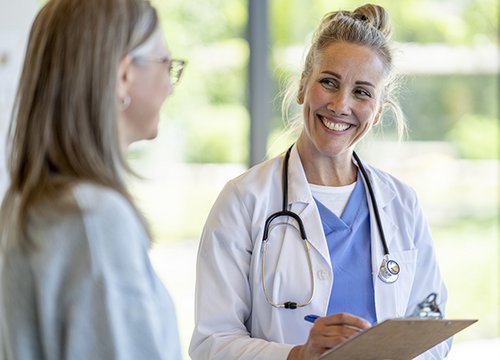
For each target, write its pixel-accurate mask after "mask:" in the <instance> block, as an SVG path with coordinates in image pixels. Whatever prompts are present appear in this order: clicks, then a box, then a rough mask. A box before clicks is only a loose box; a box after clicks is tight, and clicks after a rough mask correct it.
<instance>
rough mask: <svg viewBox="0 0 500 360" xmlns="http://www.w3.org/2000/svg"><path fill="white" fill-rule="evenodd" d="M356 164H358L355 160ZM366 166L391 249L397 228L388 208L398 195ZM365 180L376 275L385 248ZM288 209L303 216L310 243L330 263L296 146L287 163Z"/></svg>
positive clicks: (317, 215)
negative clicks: (388, 212)
mask: <svg viewBox="0 0 500 360" xmlns="http://www.w3.org/2000/svg"><path fill="white" fill-rule="evenodd" d="M353 161H354V163H355V164H356V165H357V163H356V161H355V160H353ZM363 165H364V167H365V170H366V172H367V174H368V177H369V179H370V182H371V184H372V187H373V192H374V193H375V197H376V200H377V205H378V210H379V214H380V220H381V222H382V226H383V229H384V235H385V239H386V242H387V246H388V247H389V249H390V247H391V243H392V241H393V239H394V236H393V235H394V234H395V233H396V229H397V226H396V224H395V223H394V221H393V219H392V218H391V216H389V215H388V214H387V212H386V208H387V205H388V204H390V203H391V201H393V199H394V198H395V196H396V194H395V192H394V191H393V190H392V189H391V188H390V187H389V186H388V185H387V184H386V180H384V179H382V178H381V176H380V175H379V174H378V173H377V172H376V171H375V170H374V168H372V167H371V166H370V165H367V164H365V163H363ZM363 181H364V183H365V190H366V196H367V199H368V204H369V208H370V218H371V219H373V221H371V222H370V223H371V234H372V235H371V244H372V267H373V271H374V272H378V266H379V264H378V262H379V261H378V259H381V258H382V256H383V254H384V249H383V246H382V239H381V237H380V234H379V231H378V227H377V223H376V221H375V213H374V210H373V205H372V203H371V198H370V195H369V192H368V187H367V186H366V181H365V179H364V178H363ZM288 206H289V209H290V210H291V211H293V212H296V213H297V214H298V215H299V216H300V217H301V219H302V221H303V223H304V226H305V228H306V229H305V230H306V233H307V238H308V240H309V242H310V243H311V244H312V245H313V246H314V247H315V248H316V249H317V250H318V251H319V253H320V254H321V255H322V257H323V258H324V259H325V260H326V261H327V262H328V263H330V253H329V251H328V246H327V243H326V239H325V235H324V233H323V226H322V224H321V218H320V216H319V213H318V211H317V208H316V206H315V204H314V199H313V197H312V194H311V189H310V187H309V184H308V182H307V177H306V174H305V172H304V167H303V166H302V161H301V159H300V156H299V153H298V151H297V146H296V145H294V146H293V148H292V151H291V153H290V160H289V163H288ZM389 251H390V250H389Z"/></svg>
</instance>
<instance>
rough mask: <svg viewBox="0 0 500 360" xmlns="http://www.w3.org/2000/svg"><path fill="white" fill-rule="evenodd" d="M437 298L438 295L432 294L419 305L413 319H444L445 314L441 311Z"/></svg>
mask: <svg viewBox="0 0 500 360" xmlns="http://www.w3.org/2000/svg"><path fill="white" fill-rule="evenodd" d="M436 298H437V294H436V293H434V292H433V293H430V294H429V295H428V296H427V297H426V298H425V299H424V301H422V302H420V303H418V304H417V306H416V307H415V310H414V311H413V314H412V315H411V317H417V318H423V319H442V318H443V314H442V313H441V310H439V306H438V304H437V302H436Z"/></svg>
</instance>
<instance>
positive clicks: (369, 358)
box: [320, 318, 477, 360]
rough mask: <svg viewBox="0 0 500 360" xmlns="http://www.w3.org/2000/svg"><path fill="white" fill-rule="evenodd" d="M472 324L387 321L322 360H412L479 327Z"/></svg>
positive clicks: (436, 320)
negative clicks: (470, 329)
mask: <svg viewBox="0 0 500 360" xmlns="http://www.w3.org/2000/svg"><path fill="white" fill-rule="evenodd" d="M476 321H477V319H472V320H446V319H443V320H441V319H419V318H404V319H390V320H385V321H383V322H381V323H379V324H377V325H375V326H373V327H371V328H369V329H368V330H366V331H363V332H362V333H360V334H359V335H356V336H355V337H353V338H351V339H349V340H347V341H345V342H343V343H342V344H340V345H338V346H336V347H334V348H333V349H331V350H328V351H327V352H326V353H325V354H323V355H322V356H321V357H320V360H345V359H349V360H408V359H413V358H414V357H416V356H418V355H420V354H422V353H423V352H425V351H427V350H429V349H430V348H432V347H434V346H435V345H437V344H439V343H441V342H442V341H444V340H446V339H448V338H449V337H451V336H453V335H454V334H456V333H458V332H459V331H461V330H463V329H465V328H466V327H468V326H470V325H472V324H473V323H475V322H476Z"/></svg>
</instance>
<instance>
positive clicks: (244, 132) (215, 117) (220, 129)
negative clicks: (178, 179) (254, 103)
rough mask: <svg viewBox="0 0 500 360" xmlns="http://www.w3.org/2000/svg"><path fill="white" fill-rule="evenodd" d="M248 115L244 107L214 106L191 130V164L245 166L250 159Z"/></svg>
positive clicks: (189, 159)
mask: <svg viewBox="0 0 500 360" xmlns="http://www.w3.org/2000/svg"><path fill="white" fill-rule="evenodd" d="M247 124H248V113H247V112H246V110H245V108H243V107H241V106H230V105H226V106H220V107H213V108H211V109H209V111H208V112H207V113H205V114H203V119H197V120H196V122H193V123H191V124H190V126H189V128H188V129H187V130H188V131H187V134H188V136H187V142H188V144H189V146H188V147H187V148H186V150H185V157H186V161H187V162H194V163H212V162H216V163H228V162H229V163H243V162H245V161H246V158H247V156H248V154H247V152H246V149H248V141H247V139H248V126H247Z"/></svg>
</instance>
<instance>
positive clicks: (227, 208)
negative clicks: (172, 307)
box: [189, 183, 293, 360]
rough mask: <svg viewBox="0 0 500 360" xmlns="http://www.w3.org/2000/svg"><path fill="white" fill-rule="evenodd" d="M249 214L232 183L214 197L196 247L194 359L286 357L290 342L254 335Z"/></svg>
mask: <svg viewBox="0 0 500 360" xmlns="http://www.w3.org/2000/svg"><path fill="white" fill-rule="evenodd" d="M250 219H251V217H250V214H249V211H248V209H247V208H246V207H245V204H244V203H243V202H242V201H241V199H240V197H239V196H238V193H237V191H236V189H235V188H234V186H233V184H232V183H229V184H228V185H226V187H225V188H224V190H223V191H222V193H221V194H220V195H219V198H218V199H217V201H216V202H215V204H214V206H213V208H212V210H211V212H210V214H209V217H208V220H207V223H206V224H205V228H204V230H203V234H202V237H201V242H200V247H199V250H198V261H197V274H196V275H197V280H196V294H195V329H194V332H193V337H192V339H191V344H190V349H189V354H190V356H191V357H192V359H194V360H197V359H200V360H201V359H204V360H205V359H223V360H227V359H254V360H255V359H286V358H287V356H288V353H289V352H290V350H291V348H292V347H293V346H292V345H286V344H279V343H275V342H270V341H267V340H264V339H258V338H253V337H252V336H251V334H250V330H249V328H248V327H247V325H248V323H249V319H250V316H251V313H252V293H251V291H252V286H251V284H250V282H249V274H250V267H251V262H252V254H253V248H254V245H253V241H252V238H251V220H250Z"/></svg>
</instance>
